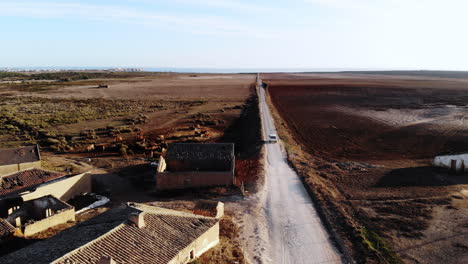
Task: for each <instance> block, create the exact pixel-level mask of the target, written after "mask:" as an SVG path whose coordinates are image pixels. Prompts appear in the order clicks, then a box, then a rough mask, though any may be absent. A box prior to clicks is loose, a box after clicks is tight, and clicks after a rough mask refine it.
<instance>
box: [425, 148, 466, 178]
mask: <svg viewBox="0 0 468 264" xmlns="http://www.w3.org/2000/svg"><path fill="white" fill-rule="evenodd" d="M433 164H434V166H437V167H442V168H448V169H450V170H451V171H453V172H458V173H460V172H464V171H467V172H468V153H458V154H451V155H441V156H436V157H435V158H434V161H433Z"/></svg>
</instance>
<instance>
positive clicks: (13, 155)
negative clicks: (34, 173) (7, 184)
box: [0, 145, 41, 176]
mask: <svg viewBox="0 0 468 264" xmlns="http://www.w3.org/2000/svg"><path fill="white" fill-rule="evenodd" d="M33 168H38V169H40V168H41V154H40V152H39V147H38V146H37V145H35V146H27V147H20V148H9V149H0V176H1V175H6V174H10V173H14V172H18V171H22V170H27V169H33Z"/></svg>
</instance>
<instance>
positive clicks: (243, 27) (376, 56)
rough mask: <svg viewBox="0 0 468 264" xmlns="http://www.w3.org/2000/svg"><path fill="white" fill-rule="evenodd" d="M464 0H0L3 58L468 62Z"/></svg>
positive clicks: (140, 62) (215, 63)
mask: <svg viewBox="0 0 468 264" xmlns="http://www.w3.org/2000/svg"><path fill="white" fill-rule="evenodd" d="M467 10H468V1H466V0H288V1H275V0H127V1H125V0H113V1H111V0H94V1H91V0H74V1H73V0H70V1H67V0H62V1H57V0H46V1H43V0H29V1H22V0H14V1H13V0H12V1H5V0H0V36H1V38H0V48H1V49H0V67H34V66H128V67H205V68H395V69H396V68H398V69H402V68H412V69H448V70H450V69H452V70H468V13H467Z"/></svg>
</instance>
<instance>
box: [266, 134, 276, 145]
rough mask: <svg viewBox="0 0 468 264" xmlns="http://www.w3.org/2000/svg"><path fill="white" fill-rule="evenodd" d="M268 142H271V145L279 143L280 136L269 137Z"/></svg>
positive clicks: (271, 135) (272, 135)
mask: <svg viewBox="0 0 468 264" xmlns="http://www.w3.org/2000/svg"><path fill="white" fill-rule="evenodd" d="M268 142H270V143H276V142H278V136H277V135H276V134H270V135H268Z"/></svg>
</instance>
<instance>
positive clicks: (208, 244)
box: [169, 222, 219, 264]
mask: <svg viewBox="0 0 468 264" xmlns="http://www.w3.org/2000/svg"><path fill="white" fill-rule="evenodd" d="M218 243H219V222H218V223H216V225H214V226H213V227H212V228H210V229H209V230H208V231H206V232H205V233H204V234H203V235H201V236H200V237H199V238H197V239H196V240H195V241H193V242H192V243H191V244H190V245H189V246H188V247H186V248H184V249H183V250H181V251H180V252H179V254H178V255H177V256H176V257H175V258H173V259H172V260H171V261H170V262H169V264H186V263H189V262H191V261H193V260H194V259H196V258H198V257H200V256H201V255H202V254H203V253H205V252H206V251H208V250H209V249H211V248H212V247H214V246H216V245H217V244H218ZM191 251H193V259H190V252H191Z"/></svg>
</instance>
